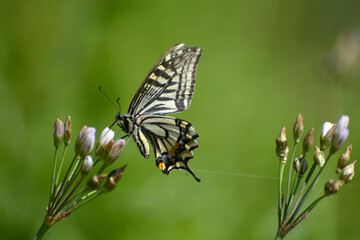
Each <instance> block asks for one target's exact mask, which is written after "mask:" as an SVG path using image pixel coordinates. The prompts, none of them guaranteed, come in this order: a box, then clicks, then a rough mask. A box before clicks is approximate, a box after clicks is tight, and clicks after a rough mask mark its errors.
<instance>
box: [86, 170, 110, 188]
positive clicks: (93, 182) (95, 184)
mask: <svg viewBox="0 0 360 240" xmlns="http://www.w3.org/2000/svg"><path fill="white" fill-rule="evenodd" d="M106 177H107V174H106V173H104V174H101V175H95V176H92V177H91V178H90V179H89V181H88V182H87V184H86V186H87V187H88V188H89V189H90V190H96V189H98V188H99V187H100V185H101V183H102V182H103V180H104V179H105V178H106Z"/></svg>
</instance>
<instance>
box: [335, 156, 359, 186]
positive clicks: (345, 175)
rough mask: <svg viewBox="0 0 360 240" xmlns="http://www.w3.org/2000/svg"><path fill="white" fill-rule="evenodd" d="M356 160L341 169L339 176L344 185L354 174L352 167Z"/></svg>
mask: <svg viewBox="0 0 360 240" xmlns="http://www.w3.org/2000/svg"><path fill="white" fill-rule="evenodd" d="M356 162H357V160H355V161H354V162H353V163H351V164H349V165H347V166H346V167H344V169H343V170H342V171H341V173H340V176H339V179H340V182H341V185H345V184H347V183H348V182H350V181H351V180H352V179H353V177H354V175H355V171H354V168H355V163H356Z"/></svg>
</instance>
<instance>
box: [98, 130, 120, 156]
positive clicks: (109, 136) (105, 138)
mask: <svg viewBox="0 0 360 240" xmlns="http://www.w3.org/2000/svg"><path fill="white" fill-rule="evenodd" d="M114 136H115V133H114V131H113V130H111V129H110V128H108V127H106V128H105V129H104V130H103V131H102V133H101V135H100V137H99V140H98V142H97V146H96V154H98V153H99V151H101V148H103V147H104V146H105V145H107V144H108V143H109V142H110V141H111V140H113V139H114Z"/></svg>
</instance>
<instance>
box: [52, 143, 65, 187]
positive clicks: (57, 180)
mask: <svg viewBox="0 0 360 240" xmlns="http://www.w3.org/2000/svg"><path fill="white" fill-rule="evenodd" d="M67 146H68V145H65V147H64V151H63V154H62V157H61V162H60V167H59V170H58V173H57V176H56V181H55V185H56V186H57V185H58V183H59V177H60V174H61V170H62V166H63V163H64V158H65V155H66V150H67Z"/></svg>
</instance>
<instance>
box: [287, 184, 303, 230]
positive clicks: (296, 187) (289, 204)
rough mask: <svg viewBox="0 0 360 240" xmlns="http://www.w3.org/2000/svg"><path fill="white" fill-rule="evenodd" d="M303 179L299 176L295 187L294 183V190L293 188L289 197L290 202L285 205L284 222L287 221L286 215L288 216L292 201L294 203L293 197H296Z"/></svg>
mask: <svg viewBox="0 0 360 240" xmlns="http://www.w3.org/2000/svg"><path fill="white" fill-rule="evenodd" d="M301 179H302V178H300V177H298V178H297V181H296V185H295V188H294V185H293V187H292V188H293V190H291V196H290V199H289V201H288V202H287V203H286V205H285V211H284V218H283V223H285V220H286V217H287V216H288V214H289V207H290V206H291V203H292V201H293V199H294V196H295V193H296V191H297V189H298V187H299V184H300V182H301ZM294 182H295V181H294Z"/></svg>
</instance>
